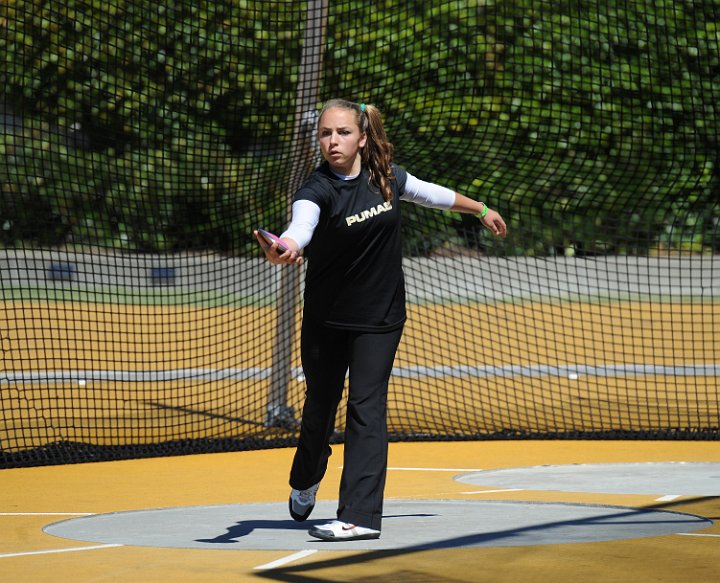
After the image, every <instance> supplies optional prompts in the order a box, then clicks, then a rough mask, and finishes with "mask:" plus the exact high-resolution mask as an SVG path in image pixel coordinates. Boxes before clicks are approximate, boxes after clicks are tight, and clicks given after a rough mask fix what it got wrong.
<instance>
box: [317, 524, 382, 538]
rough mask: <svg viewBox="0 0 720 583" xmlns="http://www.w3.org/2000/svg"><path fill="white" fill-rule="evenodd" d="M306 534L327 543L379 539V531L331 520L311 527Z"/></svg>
mask: <svg viewBox="0 0 720 583" xmlns="http://www.w3.org/2000/svg"><path fill="white" fill-rule="evenodd" d="M308 534H310V535H311V536H314V537H315V538H319V539H322V540H328V541H339V540H368V539H373V538H380V531H379V530H375V529H374V528H366V527H364V526H355V525H354V524H350V523H348V522H342V521H340V520H333V521H331V522H328V523H327V524H318V525H316V526H313V527H312V528H311V529H310V530H309V531H308Z"/></svg>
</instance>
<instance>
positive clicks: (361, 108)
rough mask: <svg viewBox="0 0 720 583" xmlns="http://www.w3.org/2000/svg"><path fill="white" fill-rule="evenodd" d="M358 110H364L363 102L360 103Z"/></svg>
mask: <svg viewBox="0 0 720 583" xmlns="http://www.w3.org/2000/svg"><path fill="white" fill-rule="evenodd" d="M360 111H365V104H364V103H361V104H360Z"/></svg>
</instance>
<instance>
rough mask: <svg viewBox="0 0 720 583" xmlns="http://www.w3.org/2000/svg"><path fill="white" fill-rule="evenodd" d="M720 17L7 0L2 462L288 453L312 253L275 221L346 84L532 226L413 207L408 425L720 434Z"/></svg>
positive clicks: (395, 427) (468, 187) (403, 392)
mask: <svg viewBox="0 0 720 583" xmlns="http://www.w3.org/2000/svg"><path fill="white" fill-rule="evenodd" d="M717 22H720V1H718V0H695V1H693V0H685V1H678V0H627V1H624V2H615V1H602V2H600V1H581V0H577V1H553V2H551V1H549V0H515V1H507V2H497V1H483V2H457V1H452V2H449V1H443V2H364V1H342V2H341V1H338V2H329V1H327V2H321V1H318V2H290V1H276V2H252V1H237V0H215V1H213V2H205V1H200V0H160V1H157V0H153V1H152V2H150V1H146V0H131V1H123V2H120V1H119V0H102V1H100V0H64V1H63V2H58V1H56V0H53V1H47V0H45V1H43V0H16V1H15V2H11V3H5V5H4V6H3V7H2V9H1V11H0V30H1V31H2V34H1V35H0V52H1V54H2V57H0V124H1V125H2V140H1V141H0V275H1V281H0V293H1V294H2V295H1V296H0V336H1V339H2V363H1V365H0V391H2V405H1V407H0V455H1V456H2V462H0V463H1V465H2V466H5V467H8V466H16V465H30V464H43V463H59V462H75V461H86V460H97V459H112V458H120V457H139V456H146V455H170V454H177V453H189V452H202V451H227V450H231V449H240V448H259V447H274V446H282V445H290V444H292V443H294V440H295V437H296V432H297V420H298V418H299V410H300V408H301V406H302V395H303V378H302V373H301V369H300V362H299V355H298V330H299V317H300V309H301V292H302V273H301V272H300V271H299V270H293V269H288V268H282V269H281V268H274V267H272V266H270V265H268V264H267V263H266V262H265V261H264V259H262V258H261V255H260V253H259V249H258V247H257V244H256V243H255V242H254V240H253V237H252V230H253V229H254V228H256V227H258V226H263V227H266V228H269V229H271V230H273V231H280V230H282V228H283V226H284V224H285V223H286V220H287V217H288V200H289V198H290V196H291V195H292V192H293V191H294V189H295V188H296V187H297V185H298V184H299V183H300V182H301V181H302V179H303V178H304V177H305V176H306V175H307V173H308V171H309V170H310V169H311V168H312V167H313V166H314V164H315V163H316V162H317V161H318V157H317V153H316V150H315V147H314V139H313V138H314V135H313V129H314V123H315V112H316V111H317V109H318V107H319V106H320V105H321V104H322V102H324V101H325V100H326V99H329V98H331V97H343V98H346V99H350V100H353V101H357V102H366V103H373V104H375V105H377V106H378V107H379V108H380V109H381V110H382V112H383V114H384V115H385V119H386V127H387V130H388V134H389V136H390V138H391V140H392V141H393V143H394V144H395V152H396V161H397V162H398V163H399V164H401V165H402V166H404V167H405V168H407V169H408V170H409V171H410V172H412V173H413V174H414V175H416V176H418V177H419V178H422V179H425V180H430V181H435V182H438V183H441V184H443V185H446V186H449V187H452V188H454V189H456V190H459V191H461V192H463V193H465V194H468V195H470V196H472V197H474V198H478V199H481V200H487V201H488V202H489V203H490V205H491V206H492V207H493V208H496V209H497V210H499V211H500V212H501V213H502V215H503V216H504V217H505V219H506V220H507V222H508V226H509V235H508V238H507V239H506V240H504V241H499V240H496V239H493V238H492V237H491V236H490V235H489V234H488V233H487V232H486V231H485V230H484V229H483V227H482V226H481V224H480V222H479V220H478V219H477V218H476V217H472V216H460V215H457V214H452V213H442V212H439V211H430V210H426V209H422V208H420V207H415V206H414V205H410V204H406V205H403V217H404V225H403V229H404V244H405V255H406V260H405V271H406V279H407V285H408V296H409V311H410V321H409V323H408V325H407V327H406V331H405V335H404V339H403V343H402V345H401V348H400V351H399V354H398V357H397V360H396V363H395V374H394V376H393V381H392V385H391V395H390V413H389V427H390V432H391V438H392V439H490V438H521V437H533V438H547V437H604V438H620V437H630V438H700V439H716V438H717V437H718V432H719V426H720V397H719V394H718V385H720V383H719V382H718V377H719V376H720V333H719V331H720V234H719V232H718V230H719V228H720V227H719V224H720V188H718V180H719V179H720V173H719V172H718V165H719V164H720V160H719V159H718V153H719V149H718V142H719V139H720V134H719V132H718V128H720V110H718V107H719V106H718V103H720V26H718V25H717ZM343 419H344V417H343V411H341V412H340V414H339V416H338V422H337V429H338V435H337V438H338V439H342V430H343Z"/></svg>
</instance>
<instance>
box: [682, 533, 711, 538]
mask: <svg viewBox="0 0 720 583" xmlns="http://www.w3.org/2000/svg"><path fill="white" fill-rule="evenodd" d="M677 534H679V535H680V536H709V537H713V538H720V534H701V533H695V532H678V533H677Z"/></svg>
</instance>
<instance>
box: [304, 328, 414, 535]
mask: <svg viewBox="0 0 720 583" xmlns="http://www.w3.org/2000/svg"><path fill="white" fill-rule="evenodd" d="M401 336H402V328H398V329H395V330H392V331H389V332H380V333H377V332H371V333H368V332H356V331H350V330H337V329H333V328H327V327H325V326H323V325H321V324H317V323H314V322H308V321H305V322H303V329H302V339H301V354H302V364H303V371H304V374H305V381H306V384H307V388H306V396H305V405H304V407H303V414H302V425H301V428H300V441H299V443H298V447H297V450H296V452H295V458H294V460H293V465H292V470H291V471H290V486H291V487H292V488H295V489H298V490H304V489H307V488H309V487H310V486H312V485H313V484H316V483H318V482H320V480H322V478H323V476H324V475H325V471H326V470H327V465H328V458H329V457H330V454H331V449H330V445H329V442H330V437H331V436H332V434H333V431H334V428H335V414H336V411H337V407H338V404H339V403H340V399H341V397H342V393H343V388H344V385H345V374H346V372H347V371H348V370H349V385H348V386H349V390H348V403H347V418H346V428H345V459H344V461H343V471H342V477H341V480H340V497H339V506H338V512H337V517H338V519H339V520H342V521H343V522H350V523H352V524H355V525H358V526H364V527H367V528H374V529H376V530H380V527H381V521H382V509H383V493H384V490H385V476H386V473H387V451H388V440H387V415H386V413H387V393H388V381H389V379H390V373H391V371H392V365H393V360H394V359H395V352H396V351H397V347H398V344H400V337H401Z"/></svg>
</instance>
